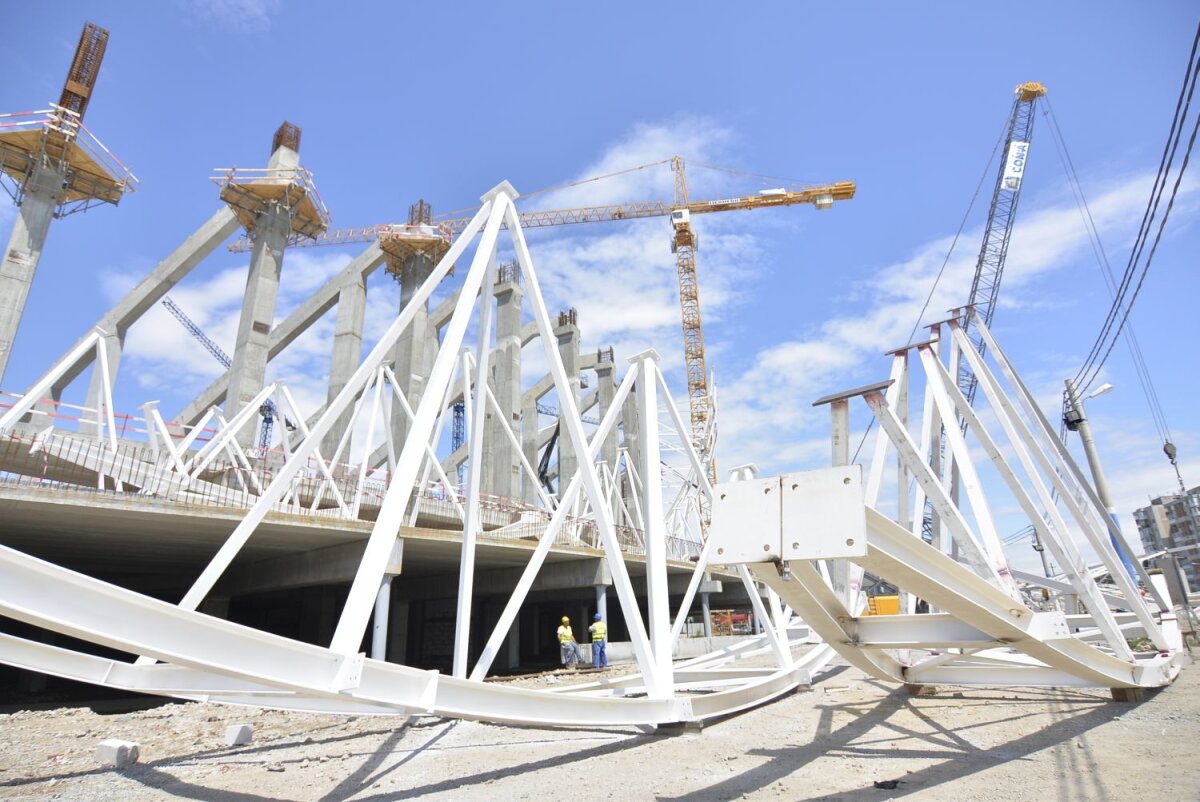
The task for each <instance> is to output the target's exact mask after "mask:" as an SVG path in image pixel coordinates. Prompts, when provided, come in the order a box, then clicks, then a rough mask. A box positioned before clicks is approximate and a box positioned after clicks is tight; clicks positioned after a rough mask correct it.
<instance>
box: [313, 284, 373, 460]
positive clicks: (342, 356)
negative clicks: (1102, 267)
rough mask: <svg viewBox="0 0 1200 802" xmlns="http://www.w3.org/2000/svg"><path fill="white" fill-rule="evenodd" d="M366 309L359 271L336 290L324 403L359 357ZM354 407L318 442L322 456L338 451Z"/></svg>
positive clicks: (343, 383)
mask: <svg viewBox="0 0 1200 802" xmlns="http://www.w3.org/2000/svg"><path fill="white" fill-rule="evenodd" d="M366 310H367V280H366V277H365V276H363V274H362V273H361V272H355V273H354V274H353V275H349V276H347V277H346V281H345V283H344V284H343V285H342V288H341V289H340V290H339V291H338V302H337V320H336V322H335V323H334V324H333V357H332V361H331V362H330V365H329V391H328V394H327V396H326V403H327V404H332V403H333V399H334V398H336V397H337V395H338V393H340V392H341V391H342V389H343V388H345V386H346V383H347V382H348V381H350V377H351V376H353V375H354V371H355V370H357V369H358V363H359V361H360V359H361V357H362V335H363V318H364V316H365V315H366ZM353 414H354V410H353V409H347V410H346V411H345V412H344V413H342V416H341V417H340V418H339V419H338V422H337V423H335V424H334V426H333V428H332V429H330V430H329V433H328V434H326V435H325V439H324V440H322V441H321V454H322V456H324V457H325V459H329V458H331V457H332V456H333V452H334V451H336V450H337V446H338V441H340V440H341V439H342V434H343V433H344V432H345V430H346V427H347V426H349V425H350V417H351V416H352V415H353ZM341 461H342V462H349V461H350V451H349V447H348V445H347V449H346V451H345V452H344V453H343V454H342V457H341Z"/></svg>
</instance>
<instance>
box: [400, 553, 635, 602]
mask: <svg viewBox="0 0 1200 802" xmlns="http://www.w3.org/2000/svg"><path fill="white" fill-rule="evenodd" d="M521 572H522V569H520V568H496V569H492V570H487V571H476V572H475V583H474V589H475V595H476V596H495V595H501V594H503V595H505V596H507V595H508V594H509V593H511V592H512V589H513V588H514V587H516V584H517V580H519V579H520V578H521ZM611 584H612V574H611V573H609V570H608V563H607V562H606V561H605V560H603V559H600V558H596V557H584V558H580V559H575V560H564V561H562V562H553V563H546V564H545V565H543V566H542V569H541V571H540V572H539V573H538V576H537V579H535V580H534V583H533V586H532V588H531V591H553V590H580V589H583V588H591V587H594V586H596V585H605V586H607V585H611ZM453 587H454V586H453V585H447V583H446V578H445V577H441V576H428V577H420V578H411V579H405V581H404V585H403V587H402V588H396V590H397V592H399V593H400V594H401V595H402V597H403V598H406V599H438V598H445V597H446V594H447V593H448V592H449V593H453ZM447 588H449V590H447Z"/></svg>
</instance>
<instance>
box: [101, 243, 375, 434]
mask: <svg viewBox="0 0 1200 802" xmlns="http://www.w3.org/2000/svg"><path fill="white" fill-rule="evenodd" d="M348 259H349V257H347V256H346V255H344V254H335V253H326V252H319V251H305V250H296V251H292V252H289V253H288V254H287V255H286V256H285V259H284V265H283V281H282V282H281V284H280V290H279V299H278V305H277V313H276V322H279V321H280V320H282V319H283V318H285V317H286V316H287V315H288V313H290V312H291V311H292V309H294V308H295V307H296V306H298V305H299V304H300V303H301V302H303V301H304V300H306V299H307V298H308V297H309V296H310V295H311V294H312V293H313V291H314V290H316V289H317V288H318V287H319V286H321V285H322V284H324V283H325V281H327V280H328V279H329V278H331V277H332V276H333V275H335V274H336V273H337V272H338V271H339V270H341V269H342V268H343V267H344V266H345V264H346V262H347V261H348ZM246 270H247V267H246V266H241V267H238V268H230V269H226V270H222V271H220V272H218V273H216V274H215V275H212V276H210V277H207V278H202V279H189V280H185V281H184V282H183V283H181V284H179V285H178V286H176V287H175V288H173V289H172V290H171V292H170V294H169V297H170V298H171V299H172V300H174V301H175V303H176V304H177V305H178V306H179V308H180V309H182V310H183V312H184V314H186V315H187V316H188V317H189V318H191V320H192V321H193V322H194V323H195V324H196V325H197V326H198V327H199V328H200V329H201V331H203V332H204V333H205V334H206V335H207V336H208V337H209V338H210V339H212V340H213V341H214V342H215V343H216V344H217V346H218V347H219V348H220V349H221V350H223V351H224V352H225V353H226V355H232V353H233V347H234V342H235V340H236V337H237V328H238V321H239V318H240V315H241V303H242V297H243V295H244V293H245V287H246ZM137 278H138V277H135V276H129V275H125V274H109V275H107V276H105V277H104V278H103V281H102V283H103V286H104V288H105V292H106V294H108V295H109V296H110V297H111V298H112V299H113V300H115V299H116V298H117V297H120V295H122V294H123V292H124V291H125V290H127V289H128V288H129V287H131V286H132V285H133V284H134V283H135V282H136V280H137ZM377 295H378V296H379V297H378V298H377V299H373V300H374V301H375V302H376V303H379V302H383V301H385V296H384V295H383V294H381V293H380V294H377ZM332 317H333V316H332V314H328V315H326V316H325V317H324V318H322V319H320V320H318V321H317V322H316V323H314V324H313V326H312V327H311V328H310V329H309V330H308V331H307V332H305V333H304V334H302V335H301V336H300V337H298V338H297V339H296V341H295V342H293V343H292V344H291V345H290V346H289V347H288V348H287V349H286V350H285V351H283V353H282V354H280V356H279V357H278V358H277V359H276V360H273V361H272V362H271V364H270V368H269V377H270V378H286V379H287V380H288V381H289V385H290V386H291V388H292V391H293V393H294V394H295V395H296V397H297V400H298V402H300V403H301V404H302V405H304V402H303V401H300V399H301V398H304V399H310V398H311V397H316V396H319V397H320V398H321V400H322V401H323V400H324V395H325V392H324V384H325V382H326V381H327V378H328V371H329V343H330V342H331V340H332V336H333V320H332ZM222 372H223V368H222V367H221V365H220V364H219V363H218V362H217V360H216V359H215V358H214V357H213V356H212V355H211V354H209V353H208V352H207V351H206V350H205V349H204V347H203V346H202V345H201V344H200V343H199V342H198V341H197V340H196V339H195V338H194V337H193V336H192V335H191V334H190V333H189V332H188V331H187V330H186V329H185V328H184V327H183V326H182V325H181V324H180V323H179V321H177V320H175V318H174V317H173V316H172V315H171V313H170V312H169V311H168V310H167V309H166V308H165V307H163V306H162V305H161V304H155V305H154V306H153V307H152V308H151V309H149V310H147V312H146V313H145V315H143V316H142V318H141V319H140V320H139V321H138V322H137V323H135V324H134V325H133V326H132V327H131V328H130V331H129V334H128V336H127V337H126V342H125V350H124V361H123V365H122V376H126V377H132V378H134V380H135V381H136V382H137V384H138V385H139V386H140V387H141V388H143V389H144V390H148V391H154V392H157V393H161V394H165V395H169V396H171V397H173V398H175V399H177V402H176V403H179V404H180V405H182V404H183V403H185V402H186V401H187V400H188V399H189V398H191V397H192V396H195V395H196V394H198V393H199V392H200V391H201V390H203V389H204V387H205V386H207V384H208V383H209V382H210V381H211V380H212V379H214V378H216V377H217V376H219V375H220V374H221V373H222ZM314 387H316V388H319V392H317V391H316V390H314V389H313V388H314ZM164 400H165V399H164ZM164 411H165V412H171V413H173V412H174V410H171V409H169V407H165V408H164Z"/></svg>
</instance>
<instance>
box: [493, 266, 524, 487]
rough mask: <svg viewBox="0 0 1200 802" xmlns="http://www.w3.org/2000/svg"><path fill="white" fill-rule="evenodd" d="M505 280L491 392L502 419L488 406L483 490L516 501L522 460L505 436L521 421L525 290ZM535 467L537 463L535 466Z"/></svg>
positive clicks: (498, 297)
mask: <svg viewBox="0 0 1200 802" xmlns="http://www.w3.org/2000/svg"><path fill="white" fill-rule="evenodd" d="M501 278H503V279H507V280H504V281H501V282H499V283H498V284H496V288H495V294H496V350H495V353H493V355H492V360H493V368H492V379H493V388H492V389H493V390H494V392H495V394H496V400H497V401H498V402H499V403H500V409H501V411H502V413H503V419H502V420H501V419H497V418H496V417H495V414H494V411H493V410H491V408H490V405H489V413H488V421H487V429H486V430H485V432H486V434H485V435H484V436H485V437H486V440H485V448H486V452H487V455H488V459H487V461H486V462H485V463H484V466H483V467H484V478H483V491H484V492H485V493H492V494H494V495H497V496H503V497H504V498H518V497H519V495H518V487H517V485H518V483H517V477H518V476H519V475H520V470H521V461H520V459H518V458H517V454H516V449H514V448H513V445H512V441H511V440H510V439H509V437H508V435H507V434H506V433H505V431H504V428H505V427H507V428H509V429H512V430H516V428H517V426H518V425H519V423H520V420H521V302H522V300H523V298H524V295H525V293H524V291H523V290H522V289H521V287H520V285H519V284H518V283H517V281H516V278H517V277H516V275H513V274H510V273H502V274H501ZM535 464H536V463H535Z"/></svg>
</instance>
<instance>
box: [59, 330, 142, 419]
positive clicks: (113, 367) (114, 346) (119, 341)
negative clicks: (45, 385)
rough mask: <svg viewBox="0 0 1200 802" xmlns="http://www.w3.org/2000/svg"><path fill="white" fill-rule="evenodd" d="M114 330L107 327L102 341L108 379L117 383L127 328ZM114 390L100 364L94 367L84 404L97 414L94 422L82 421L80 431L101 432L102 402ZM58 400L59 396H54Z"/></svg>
mask: <svg viewBox="0 0 1200 802" xmlns="http://www.w3.org/2000/svg"><path fill="white" fill-rule="evenodd" d="M113 329H114V330H113V331H109V330H108V329H105V331H106V332H107V334H106V335H105V337H104V338H103V339H102V340H101V341H100V342H101V345H102V346H103V348H104V357H105V361H106V362H108V380H109V382H111V383H113V384H115V383H116V381H117V368H119V367H120V366H121V353H122V352H123V350H124V348H125V329H118V328H116V327H115V326H114V327H113ZM111 392H112V387H111V386H109V387H107V388H106V387H105V386H104V373H103V372H102V371H101V370H100V366H99V365H95V366H94V367H93V368H92V375H91V378H89V379H88V392H87V401H85V402H84V406H86V407H87V408H88V409H91V410H93V411H94V412H93V413H92V414H94V415H95V418H94V419H93V420H94V421H95V422H94V423H80V424H79V432H80V433H81V434H85V435H87V434H99V433H100V428H101V426H100V418H101V415H102V414H103V413H102V406H101V405H102V404H103V403H104V401H105V397H106V394H110V393H111ZM54 400H55V401H57V400H59V399H58V396H57V395H55V396H54Z"/></svg>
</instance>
